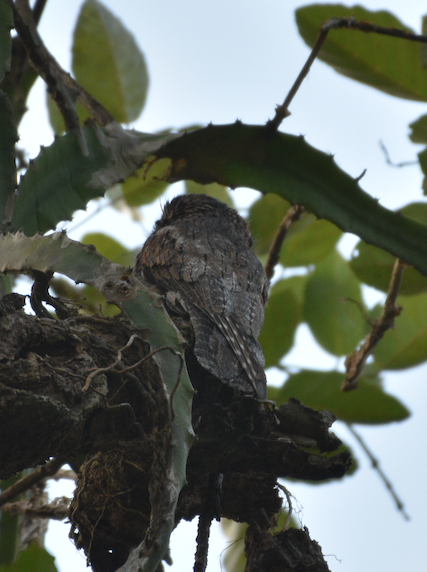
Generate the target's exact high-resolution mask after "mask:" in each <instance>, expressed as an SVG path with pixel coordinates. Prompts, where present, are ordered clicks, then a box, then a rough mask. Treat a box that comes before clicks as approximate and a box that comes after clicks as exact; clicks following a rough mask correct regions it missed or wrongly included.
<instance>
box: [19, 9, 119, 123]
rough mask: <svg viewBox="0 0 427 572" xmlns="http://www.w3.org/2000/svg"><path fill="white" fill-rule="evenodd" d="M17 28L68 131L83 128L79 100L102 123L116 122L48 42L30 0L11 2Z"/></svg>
mask: <svg viewBox="0 0 427 572" xmlns="http://www.w3.org/2000/svg"><path fill="white" fill-rule="evenodd" d="M11 6H12V8H13V12H14V20H15V29H16V31H17V32H18V35H19V37H20V38H21V41H22V43H23V45H24V47H25V49H26V51H27V53H28V55H29V57H30V59H31V61H32V63H33V65H34V67H35V68H36V70H37V72H38V73H39V75H40V76H41V77H42V78H43V79H44V81H45V82H46V84H47V87H48V91H49V93H50V94H51V96H52V97H53V99H54V100H55V101H56V104H57V105H58V108H59V110H60V112H61V114H62V116H63V118H64V122H65V125H66V128H67V131H69V130H74V131H76V132H79V131H80V130H81V127H80V122H79V118H78V115H77V111H76V105H75V103H76V99H77V100H78V101H79V102H80V103H81V104H82V105H83V106H84V107H85V108H86V109H87V111H88V112H89V113H90V115H91V116H92V117H93V118H94V119H95V120H96V121H97V123H99V124H100V125H107V124H108V123H110V122H112V121H114V117H113V116H112V115H111V114H110V112H109V111H107V110H106V109H105V107H104V106H103V105H101V104H100V103H99V101H97V100H96V99H95V98H94V97H92V95H90V93H88V92H87V91H86V90H85V89H84V88H83V87H82V86H81V85H80V84H78V83H77V82H76V81H75V80H74V79H73V78H72V77H71V76H70V74H68V73H66V72H65V71H64V70H63V69H62V68H61V66H60V65H59V64H58V62H57V61H56V60H55V58H54V57H53V56H52V54H51V53H50V52H49V51H48V49H47V48H46V46H45V45H44V43H43V41H42V39H41V37H40V35H39V33H38V31H37V27H36V24H35V22H34V19H33V13H32V11H31V8H30V6H29V3H28V0H16V2H14V3H11Z"/></svg>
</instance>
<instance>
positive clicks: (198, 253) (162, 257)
mask: <svg viewBox="0 0 427 572" xmlns="http://www.w3.org/2000/svg"><path fill="white" fill-rule="evenodd" d="M135 271H136V273H137V274H138V273H141V274H143V275H144V277H145V279H146V280H147V281H148V282H150V283H151V284H155V285H156V286H157V287H158V288H159V289H160V290H161V291H162V292H163V293H164V294H166V295H167V300H171V299H175V301H176V304H177V305H178V306H182V307H183V308H184V309H185V311H186V312H188V316H189V319H190V322H191V325H192V329H193V332H194V347H193V348H192V351H193V353H194V355H195V357H196V358H197V361H198V363H199V364H200V365H201V366H202V368H203V369H205V370H207V371H208V372H209V373H210V374H212V375H214V376H215V377H216V378H218V379H220V380H221V381H222V382H223V383H226V384H228V385H230V386H232V387H234V388H235V389H238V390H240V391H242V392H245V393H250V394H253V395H254V394H255V395H257V396H258V397H260V398H261V399H264V398H265V396H266V379H265V373H264V364H265V361H264V356H263V353H262V350H261V347H260V345H259V344H258V342H257V338H258V335H259V332H260V330H261V327H262V325H263V322H264V308H265V304H266V302H267V293H268V280H267V277H266V274H265V271H264V268H263V266H262V264H261V263H260V262H259V260H258V258H257V257H256V255H255V253H254V252H253V250H252V237H251V234H250V231H249V228H248V225H247V223H246V221H245V220H244V219H243V218H242V217H241V216H240V215H238V213H237V212H236V211H235V210H234V209H231V208H230V207H228V206H227V205H225V204H224V203H221V202H219V201H217V200H216V199H213V198H211V197H208V196H206V195H182V196H179V197H176V198H175V199H173V200H172V201H171V202H170V203H167V204H166V205H165V208H164V210H163V216H162V217H161V219H160V220H158V221H157V223H156V225H155V228H154V231H153V233H152V234H151V236H150V237H149V238H148V239H147V241H146V243H145V244H144V246H143V248H142V250H141V252H140V254H139V255H138V259H137V264H136V268H135ZM172 313H173V308H172Z"/></svg>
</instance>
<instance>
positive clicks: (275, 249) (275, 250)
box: [265, 205, 305, 280]
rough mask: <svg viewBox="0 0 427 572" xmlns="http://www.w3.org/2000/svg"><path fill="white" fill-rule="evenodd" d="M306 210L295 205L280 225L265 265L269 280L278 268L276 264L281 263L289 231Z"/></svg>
mask: <svg viewBox="0 0 427 572" xmlns="http://www.w3.org/2000/svg"><path fill="white" fill-rule="evenodd" d="M304 210H305V209H304V207H303V206H301V205H293V206H292V207H291V208H290V209H289V210H288V212H287V213H286V215H285V216H284V218H283V220H282V222H281V223H280V225H279V227H278V229H277V231H276V235H275V237H274V239H273V243H272V245H271V248H270V252H269V253H268V260H267V263H266V265H265V272H266V274H267V278H268V279H269V280H271V279H272V278H273V275H274V268H275V267H276V264H277V263H278V262H279V257H280V251H281V249H282V244H283V241H284V240H285V238H286V235H287V234H288V230H289V229H290V228H291V226H292V225H293V224H294V222H297V221H298V220H299V219H300V218H301V215H302V214H303V212H304Z"/></svg>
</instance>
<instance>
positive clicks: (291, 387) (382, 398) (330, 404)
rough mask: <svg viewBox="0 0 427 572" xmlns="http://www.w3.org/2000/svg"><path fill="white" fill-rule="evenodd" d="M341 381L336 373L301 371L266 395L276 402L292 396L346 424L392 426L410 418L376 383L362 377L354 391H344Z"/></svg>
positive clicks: (404, 408)
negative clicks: (382, 424)
mask: <svg viewBox="0 0 427 572" xmlns="http://www.w3.org/2000/svg"><path fill="white" fill-rule="evenodd" d="M343 378H344V374H342V373H339V372H337V371H316V370H303V371H300V372H299V373H296V374H294V375H291V376H289V378H288V379H287V381H286V382H285V384H284V385H283V387H281V388H280V389H279V388H269V394H268V395H269V398H270V399H274V400H276V401H277V402H278V403H284V402H286V401H288V400H289V399H290V398H291V397H295V398H296V399H299V400H300V401H301V402H302V403H304V405H307V406H308V407H312V408H313V409H318V410H319V411H323V410H324V409H328V410H330V411H332V412H333V413H334V414H335V415H336V416H337V417H338V419H340V420H341V421H346V422H347V423H369V424H377V423H391V422H392V421H402V420H403V419H406V418H407V417H409V415H410V413H409V411H408V410H407V409H406V407H405V406H404V405H403V404H402V403H400V401H398V400H397V399H396V398H395V397H393V396H392V395H389V394H387V393H386V392H385V391H383V389H382V388H381V387H380V385H379V384H378V383H376V382H375V381H371V380H369V379H367V378H366V377H364V376H362V377H361V378H360V380H359V388H358V389H357V390H356V391H349V392H343V391H341V384H342V381H343Z"/></svg>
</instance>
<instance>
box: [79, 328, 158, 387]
mask: <svg viewBox="0 0 427 572" xmlns="http://www.w3.org/2000/svg"><path fill="white" fill-rule="evenodd" d="M136 338H141V336H138V334H132V335H131V337H130V338H129V340H128V341H127V343H126V345H124V346H123V347H122V348H120V349H119V350H118V352H117V359H116V361H115V362H113V363H112V364H111V365H109V366H107V367H97V368H94V369H93V370H92V371H91V372H90V374H89V375H88V376H87V378H86V383H85V384H84V386H83V388H82V391H87V390H88V389H89V387H90V384H91V382H92V379H93V378H94V377H96V376H97V375H99V374H101V373H106V372H108V371H117V370H116V369H115V368H116V367H117V366H118V365H119V364H120V362H121V361H122V357H123V352H124V350H126V349H127V348H130V346H131V345H132V344H133V342H134V341H135V339H136ZM146 357H147V356H145V357H144V358H142V360H139V362H138V363H137V364H135V365H134V366H131V367H132V369H134V368H135V367H138V365H139V364H140V363H142V361H143V360H145V359H146ZM119 371H120V373H124V372H125V371H129V368H126V369H120V370H119Z"/></svg>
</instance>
